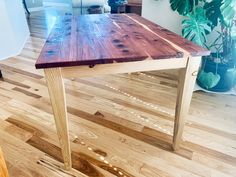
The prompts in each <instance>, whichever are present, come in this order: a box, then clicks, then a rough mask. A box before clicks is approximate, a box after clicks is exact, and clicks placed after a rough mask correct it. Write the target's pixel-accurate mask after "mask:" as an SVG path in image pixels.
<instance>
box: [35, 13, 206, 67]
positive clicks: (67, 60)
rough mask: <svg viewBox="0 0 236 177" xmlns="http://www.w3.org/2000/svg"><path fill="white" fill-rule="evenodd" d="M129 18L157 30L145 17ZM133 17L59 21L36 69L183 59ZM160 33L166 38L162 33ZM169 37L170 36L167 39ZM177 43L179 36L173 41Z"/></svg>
mask: <svg viewBox="0 0 236 177" xmlns="http://www.w3.org/2000/svg"><path fill="white" fill-rule="evenodd" d="M130 17H135V19H136V20H138V21H139V22H141V23H143V24H145V25H148V26H151V25H152V27H153V26H154V24H152V23H151V22H149V21H147V20H145V19H143V18H142V17H139V16H136V15H130ZM130 17H129V16H127V15H125V14H109V15H107V14H96V15H81V16H72V15H65V16H64V17H63V18H61V17H59V19H58V21H57V23H56V24H55V26H54V28H53V29H52V32H51V34H50V35H49V37H48V39H47V41H46V43H45V45H44V47H43V50H42V52H41V54H40V56H39V59H38V60H37V62H36V68H49V67H66V66H75V65H95V64H105V63H113V62H130V61H140V60H145V59H147V58H152V59H166V58H182V57H183V53H182V52H181V51H179V50H177V49H175V48H174V47H173V46H172V45H171V44H169V43H168V42H166V41H165V40H163V39H162V38H161V37H158V35H155V34H154V33H152V32H150V31H149V30H147V29H145V28H144V27H143V26H142V25H140V24H139V23H137V22H136V21H135V20H133V19H131V18H130ZM159 31H160V35H161V36H164V35H163V34H162V33H163V30H159ZM159 31H157V32H159ZM168 35H169V32H167V34H166V36H168ZM173 36H174V35H173ZM164 37H165V36H164ZM179 38H181V37H179ZM176 39H178V38H177V36H176V38H173V40H176ZM181 39H182V38H181ZM171 40H172V39H171ZM185 41H186V40H185ZM174 42H175V41H174ZM188 45H190V48H191V46H192V48H194V47H195V48H194V49H195V52H196V51H197V52H198V53H199V54H202V53H201V51H203V50H205V49H202V48H200V47H196V46H195V45H193V44H192V43H188Z"/></svg>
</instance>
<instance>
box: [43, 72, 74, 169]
mask: <svg viewBox="0 0 236 177" xmlns="http://www.w3.org/2000/svg"><path fill="white" fill-rule="evenodd" d="M44 72H45V78H46V81H47V86H48V92H49V95H50V100H51V104H52V109H53V113H54V119H55V123H56V127H57V134H58V138H59V142H60V145H61V147H62V148H61V149H62V156H63V159H64V164H65V169H66V170H71V167H72V162H71V150H70V143H69V135H68V131H69V130H68V118H67V109H66V98H65V87H64V82H63V79H62V75H61V70H60V69H59V68H55V69H45V71H44Z"/></svg>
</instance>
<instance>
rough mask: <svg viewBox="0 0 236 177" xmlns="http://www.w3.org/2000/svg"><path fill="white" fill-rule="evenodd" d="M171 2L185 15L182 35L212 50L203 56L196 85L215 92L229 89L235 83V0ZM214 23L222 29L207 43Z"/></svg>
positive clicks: (173, 0)
mask: <svg viewBox="0 0 236 177" xmlns="http://www.w3.org/2000/svg"><path fill="white" fill-rule="evenodd" d="M170 3H171V8H172V9H173V10H174V11H177V12H178V13H179V14H180V15H183V16H185V17H186V19H184V20H183V22H182V25H183V30H182V35H183V36H184V37H185V38H187V39H189V40H191V41H193V42H195V43H196V44H198V45H200V46H203V47H207V48H208V49H210V50H211V51H212V53H211V55H210V56H208V57H204V58H203V62H202V66H201V69H200V72H199V74H198V78H197V83H198V85H200V86H201V87H203V88H204V89H207V90H210V91H216V92H224V91H228V90H230V89H231V88H232V87H233V86H234V85H235V84H236V30H235V29H236V23H235V14H236V12H235V11H236V10H235V9H236V1H235V0H208V1H207V0H170ZM217 26H220V29H221V30H220V32H218V35H219V36H218V37H217V38H216V40H215V41H214V42H213V43H212V44H210V45H208V46H207V45H206V42H207V35H208V34H209V33H211V32H212V31H213V30H214V29H215V28H216V27H217Z"/></svg>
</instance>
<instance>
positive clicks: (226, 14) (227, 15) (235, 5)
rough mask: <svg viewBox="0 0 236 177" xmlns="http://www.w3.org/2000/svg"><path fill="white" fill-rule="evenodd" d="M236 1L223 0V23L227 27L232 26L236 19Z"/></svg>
mask: <svg viewBox="0 0 236 177" xmlns="http://www.w3.org/2000/svg"><path fill="white" fill-rule="evenodd" d="M235 9H236V1H235V0H222V4H221V7H220V10H221V14H222V16H223V21H224V23H225V25H226V26H230V25H231V23H232V21H233V19H234V18H235V13H236V12H235Z"/></svg>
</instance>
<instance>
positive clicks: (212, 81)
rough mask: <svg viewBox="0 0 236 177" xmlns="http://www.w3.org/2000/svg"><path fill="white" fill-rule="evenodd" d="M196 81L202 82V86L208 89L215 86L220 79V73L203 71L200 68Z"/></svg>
mask: <svg viewBox="0 0 236 177" xmlns="http://www.w3.org/2000/svg"><path fill="white" fill-rule="evenodd" d="M197 79H198V81H199V82H200V83H201V84H202V86H203V87H204V88H206V89H210V88H213V87H215V86H216V85H217V84H218V83H219V81H220V75H219V74H214V73H212V72H208V73H207V72H205V71H203V70H201V71H200V72H199V73H198V78H197Z"/></svg>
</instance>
